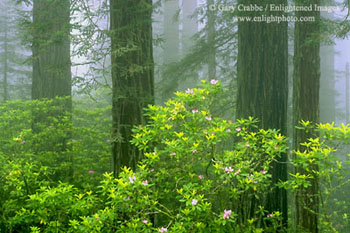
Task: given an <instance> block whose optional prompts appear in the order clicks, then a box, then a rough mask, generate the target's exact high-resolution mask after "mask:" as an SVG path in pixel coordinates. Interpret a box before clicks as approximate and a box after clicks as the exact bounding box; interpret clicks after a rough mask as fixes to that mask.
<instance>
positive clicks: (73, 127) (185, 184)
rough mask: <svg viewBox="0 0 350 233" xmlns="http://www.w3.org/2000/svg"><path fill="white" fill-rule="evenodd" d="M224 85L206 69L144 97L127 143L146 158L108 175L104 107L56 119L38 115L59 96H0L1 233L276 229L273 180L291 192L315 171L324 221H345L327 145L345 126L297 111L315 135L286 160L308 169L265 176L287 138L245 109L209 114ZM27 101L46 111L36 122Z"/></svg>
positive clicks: (339, 224)
mask: <svg viewBox="0 0 350 233" xmlns="http://www.w3.org/2000/svg"><path fill="white" fill-rule="evenodd" d="M221 91H222V90H221V86H220V83H219V82H218V81H216V80H212V81H210V82H203V84H202V88H194V89H188V90H186V91H185V92H177V93H176V97H175V98H174V99H172V100H169V101H168V102H166V103H165V105H164V106H153V105H152V106H149V108H148V111H147V117H148V120H149V121H148V124H147V125H146V126H138V127H135V128H134V130H133V131H134V137H133V140H132V142H131V143H133V144H134V145H135V146H137V147H138V149H139V150H141V151H142V152H143V154H144V158H143V159H142V160H141V161H140V162H139V165H138V169H137V170H136V171H132V170H131V169H129V168H127V167H125V168H123V170H122V172H121V174H120V175H119V176H118V177H116V178H115V177H113V175H112V174H111V173H104V175H103V176H102V173H103V172H105V171H107V170H108V165H109V160H108V159H109V153H110V148H109V147H110V141H109V139H108V138H109V127H110V118H109V114H108V111H109V110H110V109H109V108H102V109H98V110H97V111H90V110H89V111H83V110H82V109H81V108H76V109H77V110H75V112H74V113H73V115H72V116H71V115H69V114H64V115H61V116H60V117H59V119H57V117H56V118H55V117H47V116H50V114H49V112H50V111H52V110H54V109H55V106H56V107H57V106H58V107H59V105H57V104H55V101H59V100H50V101H44V102H39V101H38V102H36V101H34V102H26V103H22V102H9V103H7V104H5V105H3V106H1V107H0V127H1V129H3V130H1V131H0V140H1V142H2V144H3V145H4V146H3V147H1V151H0V156H1V159H0V163H1V164H0V165H1V169H0V175H1V182H2V186H1V188H0V195H1V209H0V212H1V216H2V217H1V219H0V226H1V227H2V229H1V232H74V233H79V232H82V233H83V232H96V233H97V232H106V233H108V232H135V233H136V232H218V233H221V232H242V233H243V232H247V233H248V232H276V231H280V232H281V231H284V229H282V226H281V223H282V217H281V216H282V214H281V213H279V212H269V210H267V209H266V208H265V206H266V203H267V197H268V194H269V193H270V192H271V191H272V190H273V189H274V188H276V185H278V186H279V187H282V188H286V189H289V190H291V191H292V192H294V193H296V192H298V190H301V189H303V188H305V187H308V186H309V185H310V182H311V181H312V180H313V179H316V178H317V179H318V180H319V181H320V187H321V188H320V191H319V193H318V194H317V195H319V197H320V198H319V199H320V200H321V201H320V210H321V212H320V219H321V227H322V232H337V231H338V230H341V229H346V228H347V227H348V223H347V221H348V217H347V211H348V209H347V204H346V203H344V202H343V201H342V200H334V198H332V193H335V192H340V191H341V190H344V188H345V187H347V185H348V182H347V180H345V177H344V173H343V171H344V170H345V169H346V168H347V166H348V164H347V160H345V159H344V160H342V161H340V160H339V159H337V153H336V147H337V146H338V144H339V143H340V142H346V143H347V142H348V141H349V138H350V133H349V130H350V129H349V128H348V127H346V126H340V127H335V126H334V125H332V124H319V125H316V126H315V125H313V124H311V123H310V122H302V126H301V127H300V128H301V130H313V131H316V132H318V133H319V135H320V136H319V137H314V138H310V139H309V141H307V142H305V143H304V144H303V145H304V149H303V151H295V152H294V154H295V155H296V156H295V159H291V162H290V163H291V166H294V167H298V168H300V167H302V168H304V169H305V171H307V174H298V173H297V174H292V175H291V176H290V179H289V180H288V181H286V182H280V183H278V184H272V183H271V163H272V162H273V161H275V160H276V158H277V157H278V156H280V155H281V154H282V153H286V152H287V149H288V148H287V145H286V143H287V139H286V137H285V136H283V135H281V134H280V133H279V132H278V130H274V129H268V130H264V129H259V128H258V127H257V120H256V119H253V118H249V119H239V120H237V121H236V122H231V121H227V120H223V119H221V118H219V117H217V116H215V114H213V113H211V106H212V105H213V103H215V102H216V101H217V99H216V96H217V95H219V94H220V92H221ZM33 108H34V109H36V110H35V111H36V112H37V113H43V114H44V116H45V121H42V125H41V126H40V127H39V130H37V131H36V132H33V131H32V127H31V126H32V123H33V122H32V120H31V119H32V114H33ZM51 115H52V114H51ZM71 119H72V120H71ZM67 129H68V130H67ZM62 147H63V148H64V149H62ZM314 164H316V165H317V166H319V168H320V170H319V171H316V170H313V169H312V168H313V166H314ZM332 205H342V206H343V208H342V209H338V210H332V209H331V208H329V207H330V206H332ZM285 231H287V229H285Z"/></svg>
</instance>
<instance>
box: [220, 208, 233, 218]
mask: <svg viewBox="0 0 350 233" xmlns="http://www.w3.org/2000/svg"><path fill="white" fill-rule="evenodd" d="M231 214H232V211H231V210H224V216H223V217H222V219H229V218H230V216H231Z"/></svg>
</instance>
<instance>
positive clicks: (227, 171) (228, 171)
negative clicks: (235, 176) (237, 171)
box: [224, 167, 234, 173]
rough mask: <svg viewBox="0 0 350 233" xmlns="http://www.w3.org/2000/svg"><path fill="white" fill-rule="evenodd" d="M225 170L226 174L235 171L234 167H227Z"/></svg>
mask: <svg viewBox="0 0 350 233" xmlns="http://www.w3.org/2000/svg"><path fill="white" fill-rule="evenodd" d="M224 170H225V172H226V173H231V172H233V171H234V169H233V168H232V167H225V169H224Z"/></svg>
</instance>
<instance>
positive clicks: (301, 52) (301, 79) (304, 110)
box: [293, 0, 320, 233]
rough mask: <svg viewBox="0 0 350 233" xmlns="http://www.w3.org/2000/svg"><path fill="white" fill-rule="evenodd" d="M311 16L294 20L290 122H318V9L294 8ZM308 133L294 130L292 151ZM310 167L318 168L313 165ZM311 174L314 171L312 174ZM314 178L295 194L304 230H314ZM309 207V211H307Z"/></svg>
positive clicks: (311, 0) (312, 0) (313, 0)
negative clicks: (291, 119) (307, 186)
mask: <svg viewBox="0 0 350 233" xmlns="http://www.w3.org/2000/svg"><path fill="white" fill-rule="evenodd" d="M310 4H312V5H320V1H319V0H298V1H297V2H296V5H305V6H309V5H310ZM306 16H312V17H314V19H315V21H314V22H296V23H295V31H294V79H293V80H294V81H293V113H294V116H293V117H294V120H293V123H294V125H297V124H298V122H299V121H300V120H304V121H312V122H314V123H318V122H319V119H320V117H319V112H320V110H319V109H320V107H319V90H320V42H319V39H318V35H319V32H320V26H319V19H320V12H319V11H314V10H313V11H297V12H296V17H298V18H300V17H306ZM311 136H312V132H309V133H306V132H305V131H302V130H297V129H295V130H294V134H293V144H294V148H293V149H295V150H297V149H300V150H302V149H303V148H302V147H301V146H300V143H301V142H305V141H306V140H307V138H310V137H311ZM313 169H314V170H318V167H317V166H315V167H314V168H313ZM296 172H299V173H300V174H304V173H306V171H305V170H303V169H298V170H297V171H296ZM313 175H315V174H313ZM318 189H319V187H318V180H317V177H315V178H314V179H313V180H312V185H311V186H310V187H309V188H305V189H302V190H301V191H299V192H298V193H297V194H296V224H297V227H300V228H303V230H306V231H307V232H312V233H314V232H318V216H317V214H318V205H319V200H318V196H317V194H318ZM310 210H311V211H310Z"/></svg>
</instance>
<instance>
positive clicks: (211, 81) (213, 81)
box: [210, 79, 219, 85]
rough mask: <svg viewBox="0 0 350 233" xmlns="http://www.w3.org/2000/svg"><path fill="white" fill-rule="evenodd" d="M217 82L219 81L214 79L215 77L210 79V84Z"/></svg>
mask: <svg viewBox="0 0 350 233" xmlns="http://www.w3.org/2000/svg"><path fill="white" fill-rule="evenodd" d="M218 82H219V81H218V80H216V79H212V80H210V83H211V84H212V85H216V84H217V83H218Z"/></svg>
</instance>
